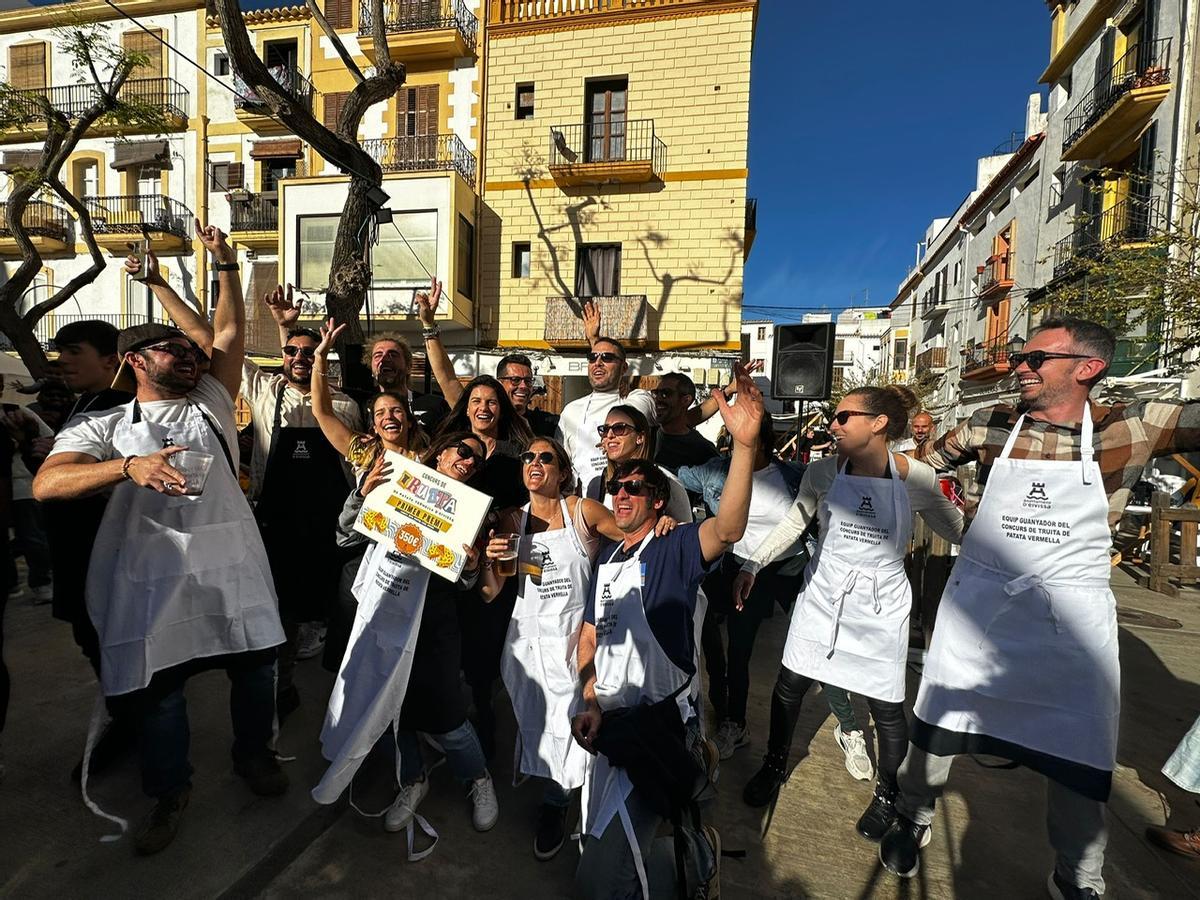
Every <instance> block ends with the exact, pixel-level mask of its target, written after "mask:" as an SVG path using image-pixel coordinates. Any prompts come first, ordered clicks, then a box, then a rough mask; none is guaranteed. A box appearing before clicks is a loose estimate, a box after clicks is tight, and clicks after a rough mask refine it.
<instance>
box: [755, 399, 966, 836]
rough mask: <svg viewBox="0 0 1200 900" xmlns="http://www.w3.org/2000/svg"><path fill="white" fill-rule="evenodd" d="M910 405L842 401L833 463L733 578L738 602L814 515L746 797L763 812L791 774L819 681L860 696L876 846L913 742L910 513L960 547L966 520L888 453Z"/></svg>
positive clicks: (807, 485) (928, 477) (917, 472)
mask: <svg viewBox="0 0 1200 900" xmlns="http://www.w3.org/2000/svg"><path fill="white" fill-rule="evenodd" d="M916 407H917V398H916V396H915V395H914V394H913V393H912V391H910V390H908V389H907V388H905V387H901V386H899V385H888V386H887V387H882V388H880V387H863V388H857V389H855V390H853V391H851V392H850V393H848V394H847V395H846V396H845V397H844V398H843V399H842V402H841V403H839V404H838V407H837V412H836V413H835V414H834V416H833V424H832V426H831V429H830V430H831V431H832V432H833V436H834V437H835V438H837V446H838V452H837V455H836V456H832V457H829V458H826V459H821V460H817V461H815V462H812V463H810V464H809V466H808V468H807V469H806V470H805V472H804V478H803V479H802V480H801V482H800V491H799V493H798V494H797V496H796V500H795V502H794V504H793V505H792V508H791V509H790V510H789V511H788V514H787V516H786V517H785V518H784V520H783V521H782V522H780V523H779V525H777V526H776V527H775V529H774V530H772V531H771V533H770V534H769V535H767V536H766V538H765V540H763V542H762V543H761V544H760V545H759V547H758V549H757V550H755V551H754V553H753V554H752V555H751V556H750V558H749V559H748V560H747V561H746V563H745V564H744V565H743V567H742V571H741V572H740V573H739V574H738V576H737V577H736V578H735V579H734V583H733V595H734V604H735V606H736V607H737V608H739V609H740V608H741V607H742V606H743V604H744V603H745V602H746V601H747V599H748V598H749V596H750V592H751V590H752V589H753V587H754V583H755V578H756V576H757V574H758V572H759V571H760V570H761V569H763V568H764V567H765V566H767V565H769V564H770V563H771V562H773V561H774V560H775V559H776V558H777V557H778V556H780V555H781V554H782V553H783V552H784V551H785V550H786V549H787V548H788V547H791V546H792V545H793V544H794V542H795V541H796V539H797V538H798V537H800V535H801V534H803V533H804V530H805V529H806V528H807V527H808V525H809V523H810V522H811V521H812V519H813V517H814V516H819V522H820V538H819V541H818V544H817V553H816V556H814V557H813V560H812V561H811V562H810V563H809V565H808V568H807V569H806V571H805V586H804V589H803V590H802V591H801V592H800V596H799V598H798V599H797V601H796V606H795V608H794V609H793V611H792V621H791V627H790V628H789V630H788V637H787V643H786V644H785V646H784V650H783V665H782V666H781V667H780V670H779V677H778V679H777V680H776V682H775V690H774V693H773V694H772V697H771V730H770V735H769V737H768V739H767V752H766V755H765V756H764V758H763V765H762V768H761V769H760V770H759V771H758V773H757V774H755V775H754V777H753V778H751V779H750V782H749V783H748V784H747V785H746V789H745V791H744V793H743V797H744V799H745V801H746V802H747V803H748V804H750V805H751V806H765V805H766V804H768V803H770V802H771V800H772V799H773V798H774V797H775V795H776V793H778V791H779V787H780V785H781V784H783V781H784V778H785V777H786V774H787V760H788V752H789V750H790V749H791V743H792V733H793V732H794V731H795V728H796V720H797V719H798V718H799V715H800V705H801V703H802V701H803V700H804V695H805V694H806V693H807V692H808V689H809V688H810V687H811V686H812V684H813V682H814V681H820V682H822V683H827V684H831V685H836V686H838V687H841V688H845V689H846V690H848V691H852V692H854V693H856V694H862V695H863V696H864V697H865V698H866V700H867V704H868V706H869V707H870V709H871V715H872V716H873V717H874V718H875V730H876V733H877V736H878V747H879V768H878V778H877V780H876V783H875V794H874V797H873V798H872V800H871V803H870V805H869V806H868V807H867V810H866V811H865V812H864V813H863V814H862V816H861V817H860V818H859V820H858V832H859V834H861V835H862V836H863V837H864V838H866V839H867V840H871V841H875V842H878V841H879V840H881V839H882V837H883V835H884V832H886V831H887V829H888V827H889V826H890V825H891V823H892V819H893V818H894V816H895V812H894V810H893V801H894V799H895V796H896V771H897V770H898V769H899V768H900V763H901V761H902V760H903V758H904V753H905V750H906V748H907V745H908V725H907V722H906V720H905V718H904V667H905V662H906V660H907V657H908V616H909V610H910V608H911V606H912V590H911V588H910V587H909V582H908V578H907V577H906V576H905V573H904V555H905V552H906V550H907V548H908V541H909V537H910V536H911V534H912V516H913V513H914V512H917V513H920V514H921V516H922V517H923V518H924V519H925V521H926V522H928V524H929V526H930V527H931V528H933V530H934V531H936V532H937V533H938V534H940V535H942V536H943V537H945V538H947V539H948V540H951V541H953V542H955V543H958V542H959V541H960V540H961V539H962V513H960V512H959V511H958V508H957V507H955V506H954V504H952V503H951V502H950V501H949V500H947V499H946V498H945V496H943V495H942V492H941V491H940V490H939V489H938V483H937V477H936V474H935V473H934V471H933V469H932V468H930V467H929V466H927V465H925V464H924V463H920V462H917V461H916V460H913V459H910V458H908V457H906V456H904V455H903V454H899V453H892V452H891V451H890V450H889V449H888V447H889V443H890V442H891V441H894V440H895V439H896V438H898V437H899V436H900V435H902V434H903V433H904V429H905V427H906V426H907V424H908V417H909V414H910V413H911V412H912V411H913V410H915V409H916Z"/></svg>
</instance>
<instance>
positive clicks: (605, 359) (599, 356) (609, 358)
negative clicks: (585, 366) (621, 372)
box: [587, 350, 625, 365]
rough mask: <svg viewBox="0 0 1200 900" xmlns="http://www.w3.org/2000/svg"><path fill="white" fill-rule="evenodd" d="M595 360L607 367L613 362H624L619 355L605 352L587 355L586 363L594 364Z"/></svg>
mask: <svg viewBox="0 0 1200 900" xmlns="http://www.w3.org/2000/svg"><path fill="white" fill-rule="evenodd" d="M597 360H598V361H600V362H602V363H605V364H606V365H607V364H611V363H615V362H624V361H625V357H623V356H621V355H620V354H619V353H610V352H609V351H607V350H605V351H604V352H603V353H589V354H588V355H587V361H588V362H590V363H594V362H596V361H597Z"/></svg>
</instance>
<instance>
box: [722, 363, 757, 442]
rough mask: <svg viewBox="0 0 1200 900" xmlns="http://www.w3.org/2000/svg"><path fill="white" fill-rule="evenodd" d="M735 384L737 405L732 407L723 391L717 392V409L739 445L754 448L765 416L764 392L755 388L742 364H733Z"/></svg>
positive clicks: (730, 434)
mask: <svg viewBox="0 0 1200 900" xmlns="http://www.w3.org/2000/svg"><path fill="white" fill-rule="evenodd" d="M733 373H734V379H733V381H732V382H730V383H731V384H733V385H734V386H735V387H736V389H737V395H738V396H737V403H736V404H734V405H732V406H731V405H730V404H729V401H727V400H726V399H725V394H724V392H722V391H717V392H716V396H717V408H718V409H719V410H720V413H721V419H722V420H723V421H724V422H725V428H726V430H727V431H728V432H729V436H730V437H732V438H733V439H734V440H735V441H737V442H738V443H739V444H742V445H744V446H746V447H753V446H754V445H755V442H756V441H757V440H758V426H759V423H761V422H762V416H763V396H762V391H760V390H759V389H758V388H757V387H755V386H754V380H753V379H752V378H751V377H750V373H749V371H748V370H747V368H746V366H744V365H742V364H741V363H740V362H735V363H734V364H733Z"/></svg>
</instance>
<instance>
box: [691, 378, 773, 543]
mask: <svg viewBox="0 0 1200 900" xmlns="http://www.w3.org/2000/svg"><path fill="white" fill-rule="evenodd" d="M733 367H734V376H735V378H736V381H737V391H738V401H737V403H736V404H734V405H733V406H730V405H729V403H727V402H726V400H725V394H724V393H723V392H720V391H718V393H719V394H720V396H719V397H718V399H717V404H718V406H719V407H720V410H721V418H722V419H723V420H724V422H725V428H726V430H727V431H728V432H729V436H730V437H731V438H732V439H733V453H732V455H731V457H730V460H729V473H728V474H727V475H726V476H725V487H724V489H723V490H722V491H721V502H720V504H719V505H718V507H717V514H716V515H715V516H713V517H712V518H710V519H705V520H704V521H703V522H702V523H700V552H701V553H703V554H704V559H705V560H706V561H708V562H712V561H713V560H715V559H716V558H717V557H718V556H720V555H721V554H722V553H724V552H725V551H726V550H727V549H728V548H729V547H731V546H732V545H733V544H736V543H737V542H738V541H739V540H741V537H742V535H743V534H744V533H745V531H746V520H747V519H748V518H749V516H750V491H751V488H752V486H753V480H754V454H755V450H756V448H757V446H758V428H759V424H760V423H761V422H762V416H763V398H762V392H761V391H759V389H758V388H757V387H755V386H754V381H753V380H752V379H751V378H750V373H749V372H748V371H747V369H746V367H745V366H743V365H742V364H741V363H734V364H733Z"/></svg>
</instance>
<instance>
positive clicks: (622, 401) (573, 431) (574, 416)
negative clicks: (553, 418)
mask: <svg viewBox="0 0 1200 900" xmlns="http://www.w3.org/2000/svg"><path fill="white" fill-rule="evenodd" d="M622 405H628V406H632V407H634V408H635V409H638V410H640V411H641V412H642V413H643V414H644V415H645V416H646V418H647V419H649V420H650V424H651V425H657V424H658V416H657V414H656V413H655V411H654V397H653V395H651V393H650V392H649V391H643V390H634V391H630V392H629V393H628V394H626V395H625V396H624V397H622V396H621V395H620V393H618V392H617V391H606V392H604V393H601V392H599V391H592V393H590V394H588V395H587V396H586V397H580V398H579V399H578V400H572V401H571V402H570V403H568V404H567V405H566V406H564V407H563V411H562V415H561V416H560V417H559V420H558V431H557V432H556V433H555V437H557V438H558V441H559V443H561V444H562V445H563V447H565V448H566V450H567V456H569V457H571V465H572V466H574V468H575V476H576V477H577V478H578V479H579V483H580V484H581V485H583V486H584V487H586V486H587V485H588V483H589V482H591V480H592V479H593V478H594V477H595V476H597V475H599V474H600V472H601V471H603V470H604V467H605V465H607V463H608V460H607V459H606V458H605V456H604V451H603V450H601V449H600V446H599V444H600V434H599V432H597V431H596V428H597V426H599V425H603V424H604V420H605V419H606V418H608V411H609V410H610V409H612V408H613V407H614V406H622ZM647 439H649V435H647Z"/></svg>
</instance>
